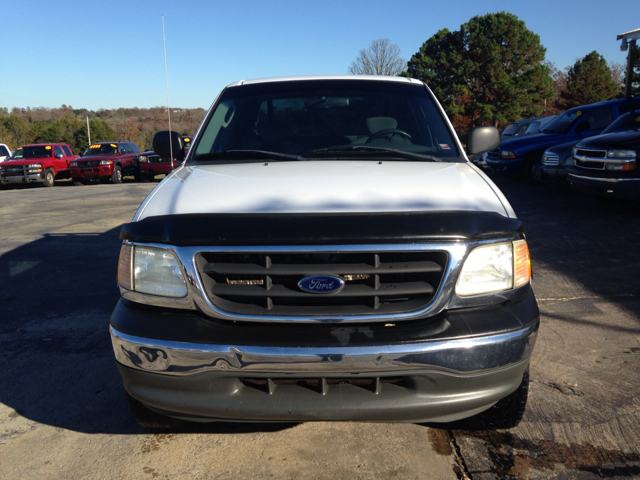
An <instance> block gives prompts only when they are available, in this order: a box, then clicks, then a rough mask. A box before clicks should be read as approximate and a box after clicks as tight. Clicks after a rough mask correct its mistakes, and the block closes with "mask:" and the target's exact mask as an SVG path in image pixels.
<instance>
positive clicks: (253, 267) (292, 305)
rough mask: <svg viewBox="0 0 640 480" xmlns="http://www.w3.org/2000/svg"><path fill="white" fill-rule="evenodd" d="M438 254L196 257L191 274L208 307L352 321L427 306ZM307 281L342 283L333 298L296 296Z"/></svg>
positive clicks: (442, 258)
mask: <svg viewBox="0 0 640 480" xmlns="http://www.w3.org/2000/svg"><path fill="white" fill-rule="evenodd" d="M447 260H448V256H447V253H446V252H441V251H435V252H423V251H421V252H389V251H385V252H348V253H320V252H300V253H298V252H296V253H227V252H221V253H220V252H202V253H199V254H198V255H197V256H196V263H197V266H198V271H199V272H200V274H201V275H200V276H201V278H202V281H203V285H204V287H205V293H206V295H207V297H208V298H209V300H210V301H211V302H212V303H213V304H214V305H215V306H216V307H218V308H220V309H221V310H224V311H226V312H230V313H235V314H250V315H360V314H372V315H373V314H381V313H385V314H387V313H401V312H411V311H415V310H419V309H421V308H424V307H426V306H427V305H428V304H429V303H431V302H432V301H433V299H434V296H435V294H436V292H437V290H438V287H439V285H440V283H441V281H442V277H443V273H444V270H445V267H446V263H447ZM310 275H336V276H339V277H341V278H343V279H344V280H345V287H344V288H343V289H342V290H340V291H339V292H334V293H327V294H315V293H308V292H304V291H303V290H301V289H300V288H299V287H298V282H299V281H300V280H301V279H302V278H304V277H307V276H310Z"/></svg>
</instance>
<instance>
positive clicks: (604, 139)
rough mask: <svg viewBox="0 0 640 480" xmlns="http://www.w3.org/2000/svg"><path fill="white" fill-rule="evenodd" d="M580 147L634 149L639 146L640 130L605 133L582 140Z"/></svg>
mask: <svg viewBox="0 0 640 480" xmlns="http://www.w3.org/2000/svg"><path fill="white" fill-rule="evenodd" d="M578 146H579V147H580V148H593V149H598V150H600V149H602V150H611V149H617V150H625V149H629V150H635V149H636V148H639V147H640V131H630V132H617V133H607V134H605V135H597V136H595V137H591V138H587V139H585V140H582V141H581V142H580V143H579V144H578Z"/></svg>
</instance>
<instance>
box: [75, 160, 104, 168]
mask: <svg viewBox="0 0 640 480" xmlns="http://www.w3.org/2000/svg"><path fill="white" fill-rule="evenodd" d="M78 166H80V167H83V168H84V167H98V166H100V160H91V161H89V162H78Z"/></svg>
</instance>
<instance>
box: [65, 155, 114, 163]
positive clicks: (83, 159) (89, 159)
mask: <svg viewBox="0 0 640 480" xmlns="http://www.w3.org/2000/svg"><path fill="white" fill-rule="evenodd" d="M118 158H120V156H119V155H85V156H84V157H80V156H78V158H76V159H75V161H76V162H94V161H96V160H98V161H100V160H114V161H115V160H117V159H118Z"/></svg>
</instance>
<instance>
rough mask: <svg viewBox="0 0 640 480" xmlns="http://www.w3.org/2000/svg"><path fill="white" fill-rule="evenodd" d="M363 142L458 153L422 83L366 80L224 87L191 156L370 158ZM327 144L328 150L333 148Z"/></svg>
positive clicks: (424, 151) (439, 153)
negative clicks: (242, 153)
mask: <svg viewBox="0 0 640 480" xmlns="http://www.w3.org/2000/svg"><path fill="white" fill-rule="evenodd" d="M360 145H362V146H368V147H382V148H391V149H397V150H402V151H407V152H412V153H418V154H426V155H432V156H436V157H445V158H446V157H450V158H457V157H458V156H459V152H458V150H457V148H456V144H455V143H454V140H453V138H452V136H451V133H450V131H449V129H448V128H447V126H446V124H445V121H444V119H443V117H442V116H441V114H440V112H439V110H438V109H437V107H436V105H435V104H434V102H433V101H432V99H431V97H430V95H429V94H428V92H427V91H426V89H425V88H424V86H422V85H415V84H408V83H407V84H405V83H398V82H390V81H384V82H382V81H378V82H375V81H364V80H304V81H289V82H272V83H259V84H253V85H244V86H239V87H229V88H227V89H226V90H225V91H224V92H223V94H222V97H221V99H220V101H219V102H218V104H217V106H216V108H215V111H214V112H213V113H212V115H211V116H210V117H209V119H208V121H207V124H206V126H205V127H204V129H203V133H202V135H201V136H200V138H199V139H198V143H197V145H196V146H195V154H194V156H195V158H196V159H197V157H198V156H200V155H207V154H210V153H216V152H225V151H229V150H261V151H268V152H277V153H282V154H287V155H297V156H302V157H305V158H307V157H311V158H336V157H357V158H363V157H365V158H371V157H372V156H374V154H372V152H371V151H370V150H369V151H363V150H357V149H356V150H354V149H353V148H352V147H354V146H360ZM342 148H344V149H351V150H345V151H341V149H342ZM324 149H331V153H330V154H329V153H328V152H326V151H323V150H324ZM387 155H390V154H389V153H387Z"/></svg>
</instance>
